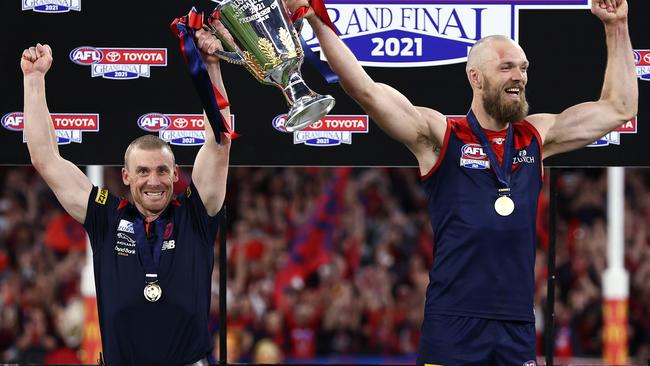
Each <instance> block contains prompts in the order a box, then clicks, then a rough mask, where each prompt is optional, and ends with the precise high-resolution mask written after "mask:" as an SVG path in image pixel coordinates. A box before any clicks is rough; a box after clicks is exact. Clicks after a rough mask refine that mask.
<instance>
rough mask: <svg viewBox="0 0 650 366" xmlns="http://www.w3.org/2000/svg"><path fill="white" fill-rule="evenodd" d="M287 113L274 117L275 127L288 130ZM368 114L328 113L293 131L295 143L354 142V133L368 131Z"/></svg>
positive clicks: (328, 143) (320, 145)
mask: <svg viewBox="0 0 650 366" xmlns="http://www.w3.org/2000/svg"><path fill="white" fill-rule="evenodd" d="M286 122H287V115H286V114H281V115H279V116H276V117H275V118H274V119H273V122H272V123H273V127H274V128H275V129H276V130H278V131H280V132H287V129H286V128H285V124H286ZM368 124H369V122H368V116H367V115H327V116H325V117H323V118H321V119H320V120H318V121H316V122H314V123H313V124H311V125H310V126H308V127H305V128H304V129H302V130H300V131H295V132H293V143H294V144H295V145H297V144H305V145H308V146H319V147H328V146H337V145H340V144H352V135H353V134H355V133H368Z"/></svg>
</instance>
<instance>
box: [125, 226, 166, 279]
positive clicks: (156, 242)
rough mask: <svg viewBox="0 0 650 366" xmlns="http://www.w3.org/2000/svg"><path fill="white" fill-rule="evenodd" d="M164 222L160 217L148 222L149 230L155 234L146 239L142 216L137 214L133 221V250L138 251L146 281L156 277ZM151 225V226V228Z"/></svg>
mask: <svg viewBox="0 0 650 366" xmlns="http://www.w3.org/2000/svg"><path fill="white" fill-rule="evenodd" d="M166 224H167V223H166V220H164V219H162V218H158V219H156V220H154V221H153V222H151V223H150V224H149V225H150V226H149V230H153V231H154V233H153V235H155V236H154V237H153V238H152V239H147V236H148V235H147V233H146V230H145V228H144V219H143V218H142V216H138V217H137V218H136V219H135V221H134V222H133V231H134V233H135V250H136V252H137V253H138V258H140V262H141V263H142V267H143V268H144V271H145V275H146V279H145V281H146V282H148V283H149V282H154V281H155V279H154V278H158V269H159V268H160V255H161V253H162V243H163V239H164V230H165V226H166ZM151 226H153V228H152V227H151ZM151 241H153V243H151ZM151 245H153V251H152V250H150V249H151ZM152 252H153V253H152ZM150 275H151V276H150ZM154 276H155V277H154ZM150 279H151V280H150Z"/></svg>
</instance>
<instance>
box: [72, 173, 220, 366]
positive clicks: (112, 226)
mask: <svg viewBox="0 0 650 366" xmlns="http://www.w3.org/2000/svg"><path fill="white" fill-rule="evenodd" d="M139 216H140V217H141V215H140V213H139V212H138V210H137V209H136V207H135V206H134V205H133V204H131V203H129V202H128V201H126V200H124V199H122V200H120V199H119V198H117V197H115V196H113V195H111V194H110V193H109V192H108V191H107V190H105V189H98V188H97V187H94V188H93V189H92V191H91V193H90V197H89V199H88V211H87V213H86V221H85V223H84V227H85V228H86V231H87V232H88V235H89V237H90V242H91V246H92V250H93V265H94V271H95V285H96V289H97V304H98V311H99V322H100V329H101V335H102V348H103V354H104V359H105V362H106V365H109V366H112V365H139V366H146V365H157V366H160V365H170V366H171V365H185V364H190V363H192V362H196V361H198V360H199V359H201V358H203V357H205V356H206V355H207V354H208V353H209V352H210V351H211V350H212V346H213V343H212V340H211V335H210V334H209V332H208V316H209V311H210V300H211V285H212V267H213V263H214V245H213V244H214V241H215V238H216V234H217V229H218V215H217V216H214V217H211V216H209V215H208V213H207V211H206V209H205V206H204V205H203V202H202V201H201V198H200V197H199V192H197V191H196V188H195V187H194V185H193V184H191V185H190V186H189V187H188V188H187V190H186V192H185V193H184V194H183V195H182V196H181V197H180V198H179V199H178V200H173V201H172V202H171V203H170V204H169V206H168V207H167V209H166V210H165V212H163V213H162V214H161V216H160V218H159V219H156V220H155V222H156V223H163V224H161V225H165V229H164V234H163V238H164V240H163V242H162V250H161V252H160V253H161V254H160V265H159V268H158V281H159V283H160V287H161V288H162V297H161V298H160V299H159V300H158V301H156V302H149V301H147V300H146V299H145V297H144V294H143V291H144V287H145V270H144V268H143V266H142V264H141V258H140V255H139V254H138V251H137V250H136V234H135V233H134V221H135V220H136V219H138V217H139ZM161 219H162V220H161ZM159 220H161V221H159ZM161 232H162V231H161Z"/></svg>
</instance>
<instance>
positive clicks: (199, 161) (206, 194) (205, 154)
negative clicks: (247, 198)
mask: <svg viewBox="0 0 650 366" xmlns="http://www.w3.org/2000/svg"><path fill="white" fill-rule="evenodd" d="M216 23H218V22H215V23H214V25H215V26H217V24H216ZM196 44H197V46H198V47H199V48H200V49H201V51H202V52H203V60H204V61H205V66H206V68H207V70H208V74H210V80H211V81H212V83H213V84H214V85H215V86H216V87H217V89H218V90H219V93H221V95H223V96H224V97H225V98H226V99H227V98H228V95H227V94H226V88H225V87H224V85H223V80H222V78H221V67H220V65H219V59H218V58H217V57H216V56H214V55H213V53H214V52H215V51H216V50H217V49H218V50H222V46H221V42H219V40H218V39H217V38H216V37H215V36H213V35H212V34H211V33H210V32H208V31H205V30H198V31H197V32H196ZM221 114H222V116H223V118H224V119H225V120H226V122H227V123H230V108H228V107H226V108H224V109H222V110H221ZM203 117H204V120H205V123H204V125H205V143H204V144H203V146H201V149H199V152H198V154H197V155H196V159H195V161H194V169H193V170H192V181H193V182H194V185H195V186H196V189H197V190H198V191H199V195H200V196H201V201H202V202H203V205H204V206H205V208H206V210H207V211H208V214H209V215H210V216H214V215H216V214H217V213H218V212H219V210H220V209H221V206H222V205H223V201H224V199H225V196H226V181H227V178H228V159H229V157H230V139H228V137H226V136H225V135H223V134H222V135H221V143H220V144H217V143H216V139H215V136H214V131H212V127H211V126H210V123H209V122H208V117H207V116H205V115H204V116H203Z"/></svg>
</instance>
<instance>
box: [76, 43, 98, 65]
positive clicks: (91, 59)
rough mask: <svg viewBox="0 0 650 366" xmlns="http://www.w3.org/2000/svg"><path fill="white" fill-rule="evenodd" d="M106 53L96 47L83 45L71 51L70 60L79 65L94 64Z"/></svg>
mask: <svg viewBox="0 0 650 366" xmlns="http://www.w3.org/2000/svg"><path fill="white" fill-rule="evenodd" d="M103 57H104V55H103V54H102V51H100V50H98V49H97V48H95V47H90V46H81V47H77V48H75V49H74V50H72V51H71V52H70V60H72V62H74V63H75V64H77V65H92V64H96V63H98V62H100V61H101V60H102V58H103Z"/></svg>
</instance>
